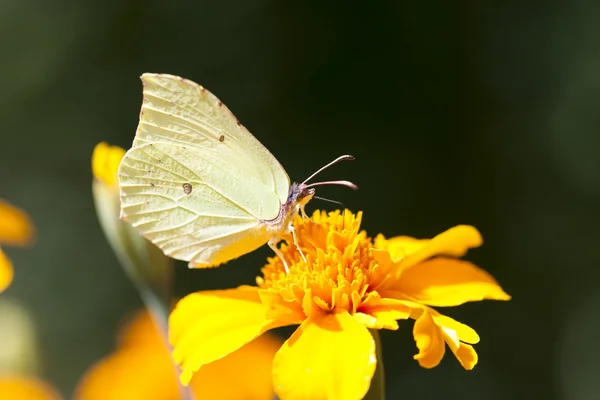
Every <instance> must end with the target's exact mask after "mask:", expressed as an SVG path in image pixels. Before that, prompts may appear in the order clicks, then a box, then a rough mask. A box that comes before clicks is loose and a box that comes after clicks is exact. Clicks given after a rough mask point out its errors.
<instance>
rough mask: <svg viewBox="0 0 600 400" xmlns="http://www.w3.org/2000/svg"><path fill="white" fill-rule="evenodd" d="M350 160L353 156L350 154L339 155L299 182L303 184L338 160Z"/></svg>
mask: <svg viewBox="0 0 600 400" xmlns="http://www.w3.org/2000/svg"><path fill="white" fill-rule="evenodd" d="M352 160H354V156H351V155H344V156H339V157H338V158H336V159H335V160H333V161H331V162H330V163H329V164H327V165H324V166H322V167H321V168H319V169H318V170H317V172H315V173H314V174H312V175H311V176H309V177H308V178H306V179H305V180H304V182H302V183H301V184H302V185H304V184H305V183H306V182H308V181H310V180H311V179H312V178H314V177H315V176H317V174H319V173H320V172H321V171H323V170H326V169H327V168H329V167H331V166H332V165H334V164H337V163H339V162H340V161H352Z"/></svg>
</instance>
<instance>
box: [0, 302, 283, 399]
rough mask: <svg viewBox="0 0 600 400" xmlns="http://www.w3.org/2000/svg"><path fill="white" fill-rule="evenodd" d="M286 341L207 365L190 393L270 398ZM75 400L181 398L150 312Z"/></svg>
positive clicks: (268, 340) (123, 333) (261, 342)
mask: <svg viewBox="0 0 600 400" xmlns="http://www.w3.org/2000/svg"><path fill="white" fill-rule="evenodd" d="M282 343H283V341H282V340H280V339H279V338H278V337H276V336H274V335H269V334H268V333H267V334H264V335H262V336H260V337H258V338H256V339H255V340H253V341H251V342H250V343H248V344H246V345H244V346H242V347H241V348H240V349H238V350H236V351H234V352H233V353H231V354H229V355H227V356H226V357H223V358H221V359H220V360H217V361H215V362H213V363H210V364H207V365H205V366H203V367H202V368H201V369H200V370H199V371H198V373H196V374H195V375H194V378H193V379H192V381H191V382H190V390H191V391H192V392H193V394H194V396H195V398H196V399H199V400H200V399H219V400H221V399H222V400H235V399H248V400H271V399H272V398H273V378H272V364H273V357H275V353H276V352H277V350H279V348H280V347H281V344H282ZM0 397H1V396H0ZM74 398H75V399H76V400H104V399H110V400H131V399H133V400H135V399H179V398H181V396H180V393H179V386H178V384H177V377H176V375H175V369H174V367H173V364H172V360H171V357H170V355H169V351H168V349H167V346H166V343H165V341H164V340H163V338H162V337H161V335H160V332H159V330H158V329H157V328H156V326H155V325H154V324H153V322H152V319H151V317H150V315H149V313H148V312H146V311H143V312H139V313H137V314H136V315H135V317H134V318H133V319H132V321H130V322H129V323H128V324H127V325H126V326H124V327H123V328H122V329H121V330H120V333H119V344H118V350H117V351H116V352H115V353H113V354H111V355H109V356H108V357H105V358H104V359H102V360H101V361H100V362H98V363H96V364H95V365H94V366H92V367H91V368H90V369H89V370H88V371H87V372H86V373H85V375H84V377H83V379H81V381H80V383H79V384H78V386H77V390H76V395H75V397H74Z"/></svg>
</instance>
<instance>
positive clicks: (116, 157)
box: [92, 142, 125, 188]
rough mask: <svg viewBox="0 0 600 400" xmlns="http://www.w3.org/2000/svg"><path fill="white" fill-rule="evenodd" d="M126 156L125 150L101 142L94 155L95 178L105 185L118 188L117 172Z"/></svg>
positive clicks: (93, 171) (93, 169)
mask: <svg viewBox="0 0 600 400" xmlns="http://www.w3.org/2000/svg"><path fill="white" fill-rule="evenodd" d="M124 155H125V150H124V149H122V148H121V147H118V146H111V145H109V144H108V143H105V142H100V143H98V144H97V145H96V147H95V148H94V152H93V153H92V173H93V174H94V178H96V179H98V180H100V181H101V182H103V183H104V184H105V185H108V186H111V187H114V188H117V170H118V169H119V163H120V162H121V159H122V158H123V156H124Z"/></svg>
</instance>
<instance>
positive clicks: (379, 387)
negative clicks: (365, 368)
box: [363, 329, 385, 400]
mask: <svg viewBox="0 0 600 400" xmlns="http://www.w3.org/2000/svg"><path fill="white" fill-rule="evenodd" d="M369 331H370V332H371V335H372V336H373V339H374V340H375V352H376V354H377V367H376V368H375V374H374V375H373V378H372V379H371V387H370V388H369V391H368V392H367V395H366V396H365V398H364V399H363V400H385V378H384V370H383V349H382V347H381V340H380V339H379V331H378V330H376V329H369Z"/></svg>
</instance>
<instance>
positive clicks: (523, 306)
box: [0, 0, 600, 400]
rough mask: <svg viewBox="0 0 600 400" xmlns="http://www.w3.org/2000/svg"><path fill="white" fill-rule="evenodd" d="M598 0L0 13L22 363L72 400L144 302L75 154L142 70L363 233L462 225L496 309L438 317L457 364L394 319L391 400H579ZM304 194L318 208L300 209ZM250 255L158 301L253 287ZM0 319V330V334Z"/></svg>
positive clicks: (599, 82) (589, 395) (0, 5)
mask: <svg viewBox="0 0 600 400" xmlns="http://www.w3.org/2000/svg"><path fill="white" fill-rule="evenodd" d="M599 12H600V3H598V2H595V1H593V0H574V1H571V2H543V1H531V2H521V1H504V2H493V1H488V2H478V1H465V2H433V3H432V2H414V1H372V2H365V1H363V2H352V1H350V2H349V1H315V0H305V1H260V0H252V1H234V0H221V1H210V2H207V1H178V2H164V1H159V0H119V1H99V0H87V1H66V0H63V1H60V2H51V1H44V0H3V1H1V2H0V37H2V38H3V39H2V40H1V41H0V53H1V54H2V62H1V63H0V87H1V88H2V89H1V91H0V127H1V128H0V132H1V133H0V135H1V141H0V177H1V180H0V196H1V197H2V198H5V199H7V200H9V201H10V202H12V203H13V204H16V205H19V206H20V207H23V208H24V209H25V210H27V211H28V212H29V213H30V215H31V217H32V219H33V220H34V222H35V224H36V226H37V228H38V235H37V242H36V244H35V246H34V247H32V248H30V249H26V250H13V249H7V252H8V253H9V255H10V256H11V258H12V259H13V261H14V263H15V266H16V278H15V281H14V283H13V285H12V286H11V287H10V288H9V289H8V290H7V291H6V292H5V293H3V294H2V295H1V296H2V298H4V299H11V300H12V301H15V302H18V303H19V304H21V305H22V306H23V307H25V308H26V309H27V310H28V311H29V313H30V314H31V315H32V317H33V319H34V322H35V326H36V331H37V333H38V336H39V341H40V349H41V354H42V367H43V376H44V377H45V378H47V379H49V380H50V381H51V382H52V383H53V384H54V385H56V386H57V387H58V388H59V389H60V390H61V391H62V392H63V393H64V394H65V396H70V393H71V392H72V390H73V388H74V387H75V385H76V382H77V381H78V379H79V377H80V376H81V374H82V373H83V371H84V370H85V369H86V368H87V367H88V366H89V365H90V364H92V363H93V362H95V361H96V360H98V359H99V358H100V357H101V356H103V355H106V354H107V353H109V352H110V351H111V350H112V349H113V346H114V335H115V330H116V327H117V326H118V325H119V323H120V322H121V321H122V319H123V317H124V315H126V314H127V313H128V312H131V311H133V310H135V309H137V308H139V307H140V306H141V301H140V299H139V297H138V295H137V293H136V292H135V290H134V288H133V286H132V285H131V283H130V282H129V281H128V280H127V278H126V276H125V274H124V272H123V270H122V268H121V267H120V266H119V265H118V263H117V261H116V258H115V256H114V255H113V253H112V252H111V250H110V248H109V246H108V244H107V241H106V240H105V238H104V236H103V234H102V232H101V229H100V226H99V223H98V221H97V219H96V215H95V211H94V205H93V201H92V195H91V171H90V156H91V153H92V150H93V148H94V146H95V145H96V143H98V142H99V141H108V142H110V143H113V144H117V145H120V146H122V147H126V148H127V147H128V146H129V145H130V144H131V141H132V139H133V135H134V133H135V128H136V125H137V119H138V113H139V108H140V105H141V83H140V81H139V75H141V74H142V73H143V72H164V73H171V74H176V75H181V76H184V77H187V78H189V79H192V80H194V81H196V82H198V83H201V84H202V85H204V86H205V87H207V88H208V89H209V90H211V91H212V92H213V93H215V94H216V95H217V96H218V97H219V98H220V99H221V100H223V102H224V103H225V104H227V105H228V106H229V108H230V109H231V110H232V111H233V112H234V113H235V114H236V116H237V117H238V118H239V119H240V120H241V121H242V122H243V123H244V124H245V125H246V126H247V127H248V128H249V129H250V131H251V132H253V133H254V134H255V136H256V137H257V138H258V139H259V140H260V141H261V142H262V143H263V144H265V146H266V147H267V148H269V149H270V150H271V151H272V152H273V153H274V154H275V156H276V157H277V158H278V159H279V160H280V161H281V163H282V164H283V165H284V166H285V167H286V169H287V171H288V173H289V175H290V176H291V177H292V179H297V180H302V179H304V178H305V177H306V176H308V175H309V174H310V173H311V172H313V171H314V170H315V169H316V168H318V167H319V166H321V165H322V164H324V163H325V162H327V161H329V160H331V159H333V158H334V157H336V156H338V155H340V154H345V153H349V154H353V155H355V156H356V161H355V162H353V163H345V164H341V165H338V166H336V167H335V168H332V169H331V170H329V171H327V172H326V173H324V177H328V178H344V179H349V180H352V181H354V182H355V183H357V184H358V185H359V186H360V190H359V191H357V192H352V191H350V190H348V189H347V188H323V189H321V190H320V192H319V194H320V195H322V196H326V197H330V198H334V199H337V200H340V201H342V202H343V203H344V204H345V205H346V206H347V207H349V208H350V209H352V210H355V211H356V210H364V212H365V216H364V228H366V229H367V230H368V232H370V233H371V234H372V235H375V234H376V233H378V232H382V233H384V234H385V235H387V236H394V235H399V234H407V235H411V236H417V237H431V236H433V235H435V234H437V233H439V232H442V231H443V230H445V229H447V228H449V227H451V226H454V225H456V224H463V223H465V224H472V225H475V226H476V227H477V228H478V229H479V230H480V231H481V232H482V233H483V236H484V240H485V244H484V246H483V247H482V248H480V249H476V250H474V251H472V252H470V253H469V256H468V259H469V260H472V261H474V262H476V263H477V264H478V265H480V266H481V267H483V268H484V269H486V270H488V271H490V272H491V273H492V274H493V275H494V276H495V277H496V278H497V279H498V280H499V282H500V283H501V284H502V286H503V287H504V288H505V290H506V291H507V292H509V293H510V294H511V295H513V300H512V301H510V302H508V303H505V302H481V303H475V304H467V305H465V306H462V307H460V308H457V309H451V310H448V314H449V315H451V316H453V317H455V318H457V319H459V320H460V321H462V322H464V323H466V324H468V325H470V326H472V327H473V328H475V329H476V330H477V332H478V333H479V334H480V336H481V338H482V340H481V342H480V343H479V344H478V345H477V346H476V349H477V351H478V353H479V356H480V362H479V364H478V365H477V367H476V368H475V370H473V371H471V372H466V371H464V370H462V368H461V367H460V366H459V364H458V362H457V361H456V360H455V359H454V358H453V357H452V356H447V357H445V359H444V360H443V362H442V364H441V365H440V366H439V367H438V368H436V369H434V370H424V369H421V368H420V367H419V366H418V364H417V363H416V361H414V360H413V359H412V355H413V354H414V353H415V352H416V348H415V345H414V341H413V339H412V335H411V329H412V323H409V324H403V325H402V327H401V329H400V330H399V331H398V332H384V334H383V336H382V340H383V345H384V357H385V358H384V360H385V368H386V378H387V385H388V388H387V390H388V396H389V398H391V399H399V398H419V399H434V398H441V397H442V396H444V398H448V399H459V398H460V399H483V398H485V399H506V398H515V399H530V398H540V399H575V400H578V399H596V398H598V397H599V396H600V379H598V378H599V377H600V345H599V344H598V340H597V338H598V337H599V336H600V312H599V311H598V310H599V309H600V268H599V267H600V253H599V252H598V251H597V249H598V244H599V243H600V229H598V228H599V223H600V210H599V206H600V157H599V156H598V151H599V150H600V112H599V111H598V110H600V45H599V43H600V24H598V22H597V21H598V18H597V17H598V15H600V14H599ZM316 207H319V208H327V209H332V208H334V205H331V204H328V203H318V201H313V202H312V203H311V204H310V206H309V210H313V209H315V208H316ZM268 255H270V250H269V249H268V248H267V247H265V248H262V249H260V250H259V251H256V252H255V253H252V254H250V255H247V256H244V257H243V258H241V259H239V260H236V261H234V262H231V263H229V264H228V265H227V266H226V267H225V268H221V269H216V270H210V271H199V270H194V271H189V270H187V268H186V267H185V265H184V264H183V263H181V264H178V265H177V276H176V292H177V294H178V295H183V294H186V293H189V292H191V291H195V290H200V289H207V288H223V287H232V286H235V285H238V284H241V283H252V282H253V279H254V276H255V275H256V273H257V271H258V269H259V268H260V266H261V265H263V263H264V260H265V257H266V256H268ZM0 329H2V330H6V329H8V327H7V326H0Z"/></svg>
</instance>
